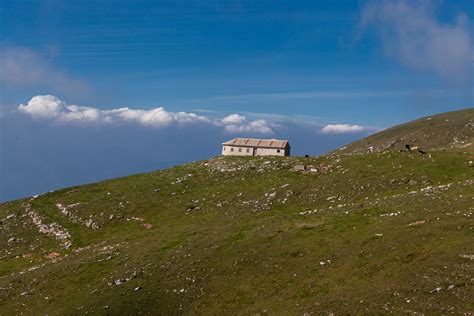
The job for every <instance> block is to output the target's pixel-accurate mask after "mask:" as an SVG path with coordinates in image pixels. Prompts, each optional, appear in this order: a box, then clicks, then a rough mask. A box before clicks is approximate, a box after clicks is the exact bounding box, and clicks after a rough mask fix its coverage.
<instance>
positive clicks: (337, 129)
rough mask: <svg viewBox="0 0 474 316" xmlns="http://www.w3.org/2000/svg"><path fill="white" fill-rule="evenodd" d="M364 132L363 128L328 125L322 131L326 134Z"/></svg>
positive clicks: (358, 126)
mask: <svg viewBox="0 0 474 316" xmlns="http://www.w3.org/2000/svg"><path fill="white" fill-rule="evenodd" d="M364 130H365V127H363V126H360V125H349V124H328V125H326V126H324V127H323V128H322V129H321V131H322V132H323V133H324V134H347V133H360V132H363V131H364Z"/></svg>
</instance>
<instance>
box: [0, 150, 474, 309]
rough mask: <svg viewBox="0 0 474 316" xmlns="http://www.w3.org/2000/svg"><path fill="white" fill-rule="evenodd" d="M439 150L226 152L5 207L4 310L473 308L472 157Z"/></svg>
mask: <svg viewBox="0 0 474 316" xmlns="http://www.w3.org/2000/svg"><path fill="white" fill-rule="evenodd" d="M431 154H432V155H431V158H430V157H428V156H422V155H417V154H412V153H401V152H397V151H392V152H390V151H384V152H378V153H373V154H369V155H340V156H338V155H334V156H330V157H329V156H328V157H318V158H294V157H281V158H235V157H226V158H215V159H211V160H209V161H200V162H196V163H191V164H186V165H183V166H179V167H175V168H171V169H168V170H163V171H157V172H152V173H148V174H140V175H135V176H130V177H125V178H120V179H114V180H110V181H105V182H101V183H97V184H91V185H86V186H80V187H73V188H67V189H63V190H59V191H56V192H51V193H48V194H44V195H41V196H38V197H35V198H31V199H24V200H18V201H12V202H8V203H4V204H2V205H0V220H1V226H0V227H1V229H2V234H0V314H18V313H26V314H33V313H34V314H83V313H98V314H119V313H121V314H130V313H133V314H137V313H145V314H178V313H186V314H221V313H223V312H226V313H229V314H238V313H240V314H266V313H268V314H303V313H310V314H311V313H314V314H316V313H323V312H324V313H326V312H338V313H365V312H367V311H370V312H375V313H377V312H379V313H382V312H395V313H410V312H418V313H448V312H454V313H469V312H472V310H474V303H473V302H474V296H473V293H474V291H473V273H474V267H473V260H474V234H473V224H474V222H473V217H472V216H473V214H472V213H473V199H474V196H473V192H474V190H473V178H474V168H473V167H472V163H470V161H471V160H472V155H471V154H468V153H462V152H442V151H441V152H432V153H431ZM297 164H307V165H314V166H319V167H320V168H319V169H320V170H321V171H320V172H308V173H302V172H297V171H294V166H295V165H297ZM38 220H39V221H38Z"/></svg>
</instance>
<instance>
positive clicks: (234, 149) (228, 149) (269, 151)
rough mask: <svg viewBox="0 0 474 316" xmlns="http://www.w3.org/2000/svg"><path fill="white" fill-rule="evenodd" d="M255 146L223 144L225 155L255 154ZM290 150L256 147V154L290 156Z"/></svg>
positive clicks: (223, 153)
mask: <svg viewBox="0 0 474 316" xmlns="http://www.w3.org/2000/svg"><path fill="white" fill-rule="evenodd" d="M253 152H254V148H249V147H239V146H222V155H223V156H253V155H254V154H253ZM289 155H290V150H289V148H287V149H275V148H256V150H255V156H289Z"/></svg>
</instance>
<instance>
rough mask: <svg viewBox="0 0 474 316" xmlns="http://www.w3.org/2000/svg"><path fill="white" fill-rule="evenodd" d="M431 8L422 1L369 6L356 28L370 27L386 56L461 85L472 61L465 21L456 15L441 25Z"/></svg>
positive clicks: (388, 1)
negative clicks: (379, 39) (453, 18)
mask: <svg viewBox="0 0 474 316" xmlns="http://www.w3.org/2000/svg"><path fill="white" fill-rule="evenodd" d="M435 4H436V2H431V1H423V0H414V1H407V0H399V1H393V0H383V1H374V2H370V3H369V4H368V5H367V6H366V7H365V9H364V10H363V11H362V15H361V18H360V24H361V26H362V28H363V29H366V28H367V27H369V26H372V27H373V28H374V29H376V30H377V32H378V33H379V35H380V38H381V40H382V43H383V48H384V51H385V53H386V54H387V55H388V56H390V57H393V58H395V59H397V60H399V61H400V62H402V63H403V64H405V65H406V66H408V67H411V68H414V69H417V70H425V71H430V72H434V73H436V74H437V75H439V76H440V77H442V78H444V79H446V80H449V81H451V82H454V83H457V84H465V83H466V82H468V81H469V80H470V76H471V69H472V63H473V57H474V48H473V46H472V38H471V33H470V30H469V28H470V27H469V25H470V21H469V18H468V17H467V16H466V15H464V14H462V13H460V14H459V15H458V16H457V17H456V19H455V21H454V22H453V23H450V24H449V23H443V22H441V21H439V20H438V19H437V17H436V16H435V9H436V7H435Z"/></svg>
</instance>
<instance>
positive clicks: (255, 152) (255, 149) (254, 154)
mask: <svg viewBox="0 0 474 316" xmlns="http://www.w3.org/2000/svg"><path fill="white" fill-rule="evenodd" d="M252 155H253V156H257V148H254V149H253V153H252Z"/></svg>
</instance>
